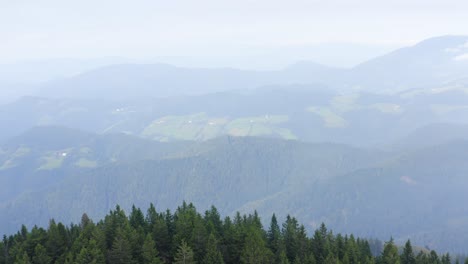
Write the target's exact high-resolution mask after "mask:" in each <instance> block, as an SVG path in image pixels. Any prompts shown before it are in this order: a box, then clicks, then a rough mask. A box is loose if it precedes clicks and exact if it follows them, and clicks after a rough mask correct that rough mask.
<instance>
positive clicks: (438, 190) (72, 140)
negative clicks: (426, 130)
mask: <svg viewBox="0 0 468 264" xmlns="http://www.w3.org/2000/svg"><path fill="white" fill-rule="evenodd" d="M442 142H444V141H442ZM1 149H2V151H1V153H0V163H2V164H0V165H2V167H1V168H0V182H1V185H0V190H1V192H0V197H1V198H2V201H3V202H2V203H1V204H0V215H2V217H1V218H0V233H6V234H11V233H12V232H15V230H17V229H19V228H20V227H21V225H22V224H24V225H26V226H27V227H28V228H31V227H32V226H34V225H38V226H42V227H44V226H47V224H48V221H49V219H50V218H55V219H56V220H57V221H61V222H64V223H69V222H71V221H76V219H79V217H80V216H81V213H82V212H86V213H87V214H88V216H89V217H90V218H91V219H100V218H102V217H104V214H105V212H108V211H109V210H110V209H112V208H113V206H114V205H115V204H119V205H120V206H121V207H122V208H123V209H125V210H128V209H130V208H131V206H132V204H135V205H136V206H139V207H144V206H145V205H146V204H149V203H150V202H153V203H154V204H155V206H157V207H158V208H171V209H175V208H176V206H177V205H178V204H180V203H181V202H182V201H183V200H189V201H193V202H194V203H196V204H197V205H198V206H199V208H201V209H202V210H205V209H207V208H209V207H210V206H211V205H212V204H217V205H218V206H219V208H220V213H222V214H224V215H232V214H234V213H235V212H236V211H240V212H241V213H248V212H252V211H253V210H257V211H258V213H259V215H260V216H262V218H263V219H266V218H267V217H269V216H271V214H273V213H275V212H276V213H277V215H278V217H286V215H287V214H291V215H295V216H296V217H297V218H298V219H299V220H300V221H301V222H303V223H304V226H305V227H306V229H307V230H309V231H310V230H314V229H315V228H318V226H319V225H320V223H321V222H325V223H327V225H329V226H330V227H331V228H333V229H334V230H336V231H338V232H343V233H348V232H350V233H353V234H355V235H358V236H362V237H377V238H379V239H388V238H389V237H390V236H393V237H394V239H395V241H396V242H397V243H404V241H405V240H406V239H408V238H411V240H412V241H414V242H415V243H417V244H418V245H422V246H427V247H429V248H431V249H436V250H440V251H450V252H459V253H463V252H466V247H465V246H464V242H463V241H465V240H466V239H467V238H468V226H467V225H466V222H465V221H464V219H465V215H466V214H468V211H467V209H466V207H465V206H459V207H453V206H447V203H450V204H457V203H459V202H460V201H464V200H466V199H468V196H467V194H466V192H465V190H466V189H468V181H467V180H466V177H465V175H467V173H468V166H467V164H468V163H467V162H466V157H468V152H467V151H468V142H467V141H465V140H458V141H448V142H445V143H442V144H438V145H436V146H431V147H422V148H415V149H403V150H401V149H400V148H399V147H397V148H395V150H393V151H381V150H376V149H361V148H356V147H350V146H346V145H341V144H332V143H320V144H317V143H315V144H314V143H306V142H301V141H295V140H282V139H272V138H257V137H221V138H217V139H213V140H209V141H204V142H193V141H192V142H172V143H161V142H155V141H151V140H144V139H141V138H137V137H132V136H128V135H114V134H107V135H96V134H91V133H86V132H81V131H76V130H71V129H66V128H60V127H41V128H35V129H33V130H30V131H29V132H27V133H25V134H23V135H21V136H19V137H16V138H14V139H11V140H10V141H9V142H8V144H4V145H3V146H2V147H1ZM402 223H404V224H402Z"/></svg>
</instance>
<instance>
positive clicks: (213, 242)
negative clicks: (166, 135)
mask: <svg viewBox="0 0 468 264" xmlns="http://www.w3.org/2000/svg"><path fill="white" fill-rule="evenodd" d="M0 252H1V254H0V264H8V263H18V264H26V263H33V264H49V263H67V264H68V263H76V264H90V263H95V264H100V263H109V264H131V263H145V264H146V263H148V264H156V263H184V264H191V263H204V264H211V263H213V264H221V263H249V264H254V263H264V264H267V263H278V264H280V263H281V264H285V263H303V264H315V263H324V264H341V263H342V264H348V263H362V264H368V263H369V264H370V263H377V264H396V263H401V264H449V263H451V261H453V260H455V259H454V258H453V257H451V256H450V255H449V254H437V253H436V252H435V251H430V252H429V251H428V250H426V249H424V250H421V249H416V248H414V249H413V247H412V245H411V242H410V241H409V240H408V241H407V242H406V244H405V245H404V247H402V248H400V249H399V248H398V247H397V246H396V245H395V243H394V241H393V239H390V240H389V241H388V242H386V243H385V244H384V245H382V243H381V242H379V241H376V240H366V239H363V238H356V237H354V236H353V235H349V236H348V235H342V234H339V233H338V234H335V233H333V232H332V231H331V230H328V229H327V228H326V227H325V225H324V224H322V225H321V226H320V228H318V229H317V230H315V232H313V234H312V235H308V234H307V232H306V229H305V227H304V225H302V224H300V223H299V222H298V221H297V219H296V218H294V217H291V216H289V215H288V216H287V217H286V218H285V220H284V222H283V223H281V220H279V219H277V218H276V216H275V215H274V214H273V216H272V217H271V221H270V223H269V225H268V226H266V227H263V225H262V221H261V220H260V217H259V216H258V214H257V213H256V212H255V213H253V214H248V215H241V214H239V213H237V214H236V215H235V216H234V217H232V218H230V217H225V218H224V219H223V218H222V217H221V215H220V214H219V212H218V210H217V209H216V208H215V207H213V206H212V207H211V208H210V209H209V210H207V211H205V212H204V213H200V212H198V211H197V210H196V208H195V207H194V206H193V205H192V204H187V203H185V202H184V203H183V204H182V205H181V206H179V207H178V208H177V209H176V210H175V212H174V213H172V212H171V211H169V210H166V211H160V212H158V211H157V210H156V208H155V207H154V206H153V204H151V205H150V207H149V208H148V210H147V212H146V214H144V213H143V212H142V210H141V209H140V208H137V207H132V210H131V212H130V214H129V215H128V216H127V215H126V214H125V212H124V211H123V210H122V209H121V208H120V207H119V206H116V207H115V209H113V210H111V211H110V212H109V213H108V214H107V215H106V216H105V217H104V218H103V219H102V220H100V221H99V222H97V223H94V222H93V221H92V220H91V219H89V217H88V216H87V215H86V214H83V215H82V217H81V222H80V223H79V224H71V225H69V226H65V225H64V224H62V223H60V222H58V223H57V222H55V221H54V220H51V221H50V222H49V226H48V228H46V229H44V228H40V227H33V228H32V229H31V230H28V229H27V228H26V227H24V226H23V227H22V228H21V230H20V231H18V232H17V233H16V234H15V235H12V236H8V237H7V236H4V238H3V241H2V242H0ZM458 261H459V260H458V259H457V263H459V262H458ZM466 263H468V259H467V260H466V261H465V264H466Z"/></svg>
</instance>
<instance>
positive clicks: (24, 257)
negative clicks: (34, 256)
mask: <svg viewBox="0 0 468 264" xmlns="http://www.w3.org/2000/svg"><path fill="white" fill-rule="evenodd" d="M15 264H31V261H30V260H29V256H28V253H26V252H25V251H24V252H22V253H20V254H18V256H16V260H15Z"/></svg>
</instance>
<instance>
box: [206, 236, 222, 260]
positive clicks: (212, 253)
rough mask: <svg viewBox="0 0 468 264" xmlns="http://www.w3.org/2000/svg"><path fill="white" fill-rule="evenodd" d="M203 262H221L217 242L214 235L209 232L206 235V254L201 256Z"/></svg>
mask: <svg viewBox="0 0 468 264" xmlns="http://www.w3.org/2000/svg"><path fill="white" fill-rule="evenodd" d="M203 263H204V264H223V263H224V260H223V255H221V252H220V251H219V249H218V242H217V241H216V238H215V236H214V235H213V234H212V233H211V234H210V235H209V236H208V241H207V243H206V254H205V257H204V258H203Z"/></svg>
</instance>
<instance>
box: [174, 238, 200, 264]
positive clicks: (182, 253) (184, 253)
mask: <svg viewBox="0 0 468 264" xmlns="http://www.w3.org/2000/svg"><path fill="white" fill-rule="evenodd" d="M194 263H196V262H195V260H194V256H193V250H192V248H190V247H189V246H188V245H187V243H186V242H185V241H184V240H182V242H181V243H180V246H179V248H178V249H177V253H176V255H175V256H174V264H194Z"/></svg>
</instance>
